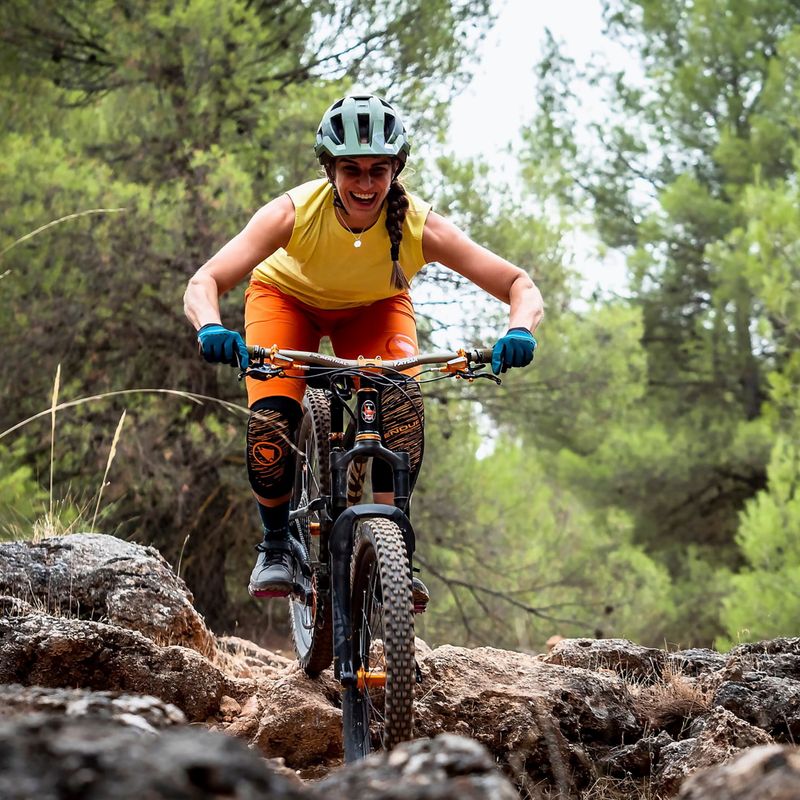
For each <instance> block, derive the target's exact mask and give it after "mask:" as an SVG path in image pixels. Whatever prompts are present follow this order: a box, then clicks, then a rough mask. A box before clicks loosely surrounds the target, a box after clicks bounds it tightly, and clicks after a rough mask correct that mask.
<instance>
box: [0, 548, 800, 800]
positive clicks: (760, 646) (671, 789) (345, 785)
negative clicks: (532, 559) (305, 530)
mask: <svg viewBox="0 0 800 800" xmlns="http://www.w3.org/2000/svg"><path fill="white" fill-rule="evenodd" d="M417 660H418V663H419V666H420V670H421V675H422V680H421V682H420V683H419V685H418V686H417V695H416V705H415V715H416V717H415V735H416V737H418V738H416V739H415V740H414V741H413V742H410V743H408V744H405V745H403V746H401V747H400V748H398V749H397V750H395V751H393V752H392V753H389V754H377V755H375V756H372V757H370V758H369V759H367V760H366V761H364V762H362V763H360V764H357V765H352V766H347V767H342V766H341V756H342V742H341V710H340V708H339V689H338V684H337V683H336V681H335V680H334V678H333V676H332V674H331V673H330V671H328V672H327V673H325V674H323V675H322V676H321V677H320V678H318V679H314V680H312V679H310V678H308V677H307V676H306V675H305V674H304V673H303V672H302V671H300V670H298V669H297V667H296V666H295V664H294V662H293V661H291V660H290V659H287V658H285V657H283V656H281V655H278V654H275V653H272V652H270V651H267V650H264V649H262V648H260V647H258V646H256V645H255V644H253V643H251V642H249V641H246V640H243V639H237V638H235V637H216V636H215V635H214V634H213V633H212V632H211V631H209V630H208V628H207V627H206V625H205V623H204V621H203V619H202V618H201V617H200V615H199V614H198V613H197V612H196V611H195V609H194V607H193V605H192V597H191V594H190V593H189V592H188V590H187V588H186V586H185V585H184V583H183V581H182V580H181V579H180V578H178V577H176V575H175V573H174V572H173V570H172V569H171V567H170V566H169V564H167V562H166V561H165V560H164V559H163V558H162V557H161V555H160V554H159V553H158V552H157V551H156V550H154V549H152V548H146V547H141V546H139V545H136V544H132V543H129V542H125V541H122V540H120V539H116V538H114V537H111V536H103V535H99V534H75V535H72V536H68V537H60V538H53V539H46V540H43V541H40V542H38V543H31V542H13V543H4V544H0V798H8V799H9V800H21V799H22V798H34V797H35V798H39V799H40V800H50V799H52V800H73V799H76V798H86V799H87V800H94V799H95V798H107V797H115V798H134V797H136V798H222V797H225V798H248V799H251V798H287V799H288V798H291V799H292V800H293V799H294V798H298V799H300V798H335V797H358V798H387V799H388V798H398V799H399V798H401V797H402V798H404V799H405V798H408V799H410V800H415V798H419V799H420V800H422V799H423V798H424V799H425V800H434V799H435V798H453V797H458V798H460V800H471V799H472V798H498V799H499V800H504V798H517V797H522V798H540V797H541V798H545V797H558V798H584V800H590V798H596V799H599V798H637V800H638V799H639V798H662V797H663V798H668V797H678V798H681V799H682V800H701V799H702V800H711V799H712V798H713V799H714V800H745V798H753V799H755V798H759V799H760V800H761V799H764V800H766V799H767V798H769V799H770V800H784V798H785V799H786V800H788V799H789V798H798V797H800V751H798V750H797V749H796V748H795V747H794V746H793V743H794V742H796V741H798V740H800V639H797V638H793V639H776V640H772V641H767V642H759V643H755V644H744V645H740V646H739V647H736V648H734V649H733V650H732V651H731V652H730V653H727V654H720V653H717V652H714V651H712V650H700V649H695V650H683V651H678V652H666V651H663V650H656V649H651V648H646V647H641V646H639V645H636V644H633V643H631V642H628V641H624V640H594V639H568V640H563V641H561V642H559V643H558V644H556V645H555V646H554V648H553V649H552V651H551V652H550V653H548V654H546V655H529V654H522V653H515V652H509V651H504V650H497V649H493V648H488V647H481V648H476V649H466V648H460V647H453V646H443V647H437V648H436V649H431V648H429V647H428V646H427V645H426V644H425V643H424V642H422V641H421V640H418V641H417Z"/></svg>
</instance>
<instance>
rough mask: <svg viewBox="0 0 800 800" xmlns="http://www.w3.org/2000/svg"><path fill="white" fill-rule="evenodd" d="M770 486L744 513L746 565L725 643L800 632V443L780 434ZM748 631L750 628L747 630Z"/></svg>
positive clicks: (726, 620) (732, 600) (726, 619)
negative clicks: (799, 619)
mask: <svg viewBox="0 0 800 800" xmlns="http://www.w3.org/2000/svg"><path fill="white" fill-rule="evenodd" d="M768 474H769V486H768V488H767V489H766V490H765V491H763V492H761V493H759V494H758V495H757V496H756V497H755V498H754V499H753V500H751V501H750V502H749V503H748V504H747V506H746V508H745V510H744V512H743V513H742V523H741V526H740V528H739V531H738V533H737V536H736V541H737V544H738V545H739V547H740V548H741V552H742V555H743V556H744V558H745V560H746V567H745V568H744V569H743V570H741V572H739V573H738V574H736V575H734V576H733V577H732V578H731V579H730V590H729V594H728V595H727V597H726V598H725V600H724V605H723V611H722V621H723V624H724V626H725V631H726V634H727V638H725V639H722V640H721V644H722V645H723V646H725V645H727V646H730V645H731V644H735V643H736V642H737V641H738V640H740V639H741V638H746V639H767V638H771V637H775V636H786V635H791V634H793V633H794V632H796V626H797V619H798V614H800V594H798V590H797V587H798V585H799V584H798V579H800V448H798V446H797V444H796V443H795V442H794V441H791V440H789V439H787V438H786V437H783V436H781V437H779V438H778V440H777V441H776V443H775V447H774V449H773V452H772V457H771V459H770V463H769V473H768ZM745 632H746V633H745Z"/></svg>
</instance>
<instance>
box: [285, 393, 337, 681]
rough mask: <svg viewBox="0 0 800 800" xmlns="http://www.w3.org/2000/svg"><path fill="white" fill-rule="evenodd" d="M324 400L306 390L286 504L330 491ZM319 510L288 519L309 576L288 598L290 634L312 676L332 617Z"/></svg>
mask: <svg viewBox="0 0 800 800" xmlns="http://www.w3.org/2000/svg"><path fill="white" fill-rule="evenodd" d="M330 426H331V424H330V403H329V400H328V398H327V396H326V395H325V392H324V391H322V390H320V389H307V390H306V393H305V397H304V398H303V418H302V421H301V423H300V431H299V433H298V437H297V462H296V465H295V479H294V491H293V494H292V503H291V505H292V508H302V507H304V506H307V505H308V504H309V503H310V502H311V501H312V500H316V499H318V498H320V497H323V496H325V495H327V494H330V490H331V489H330V484H331V478H330V472H329V469H328V456H329V453H330V443H329V435H330ZM321 522H322V518H321V515H320V514H319V513H318V512H314V513H313V514H310V515H308V516H306V517H302V518H300V519H296V520H295V521H294V522H293V526H292V527H293V531H292V532H293V534H294V536H295V537H296V538H297V539H298V541H299V542H301V543H302V545H303V547H304V548H305V550H306V553H307V554H308V560H309V566H310V567H311V576H310V577H309V578H306V577H302V578H301V581H302V582H303V585H304V588H305V590H306V595H307V598H306V600H305V602H304V601H303V600H301V599H299V598H291V599H290V601H289V610H290V620H291V623H292V638H293V639H294V649H295V652H296V653H297V660H298V661H299V662H300V666H301V667H302V668H303V669H304V670H305V671H306V672H307V673H308V674H309V675H311V676H312V677H314V676H316V675H319V673H320V672H322V670H324V669H326V668H327V667H329V666H330V664H331V662H332V661H333V617H332V614H331V604H330V591H329V589H328V585H327V578H325V577H324V576H323V575H322V568H323V567H324V566H325V565H324V564H322V562H321V554H320V540H319V531H320V523H321Z"/></svg>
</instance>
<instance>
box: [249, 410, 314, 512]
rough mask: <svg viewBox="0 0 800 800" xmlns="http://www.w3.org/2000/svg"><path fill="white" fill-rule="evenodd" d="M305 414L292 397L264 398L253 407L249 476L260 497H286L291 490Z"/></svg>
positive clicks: (250, 430)
mask: <svg viewBox="0 0 800 800" xmlns="http://www.w3.org/2000/svg"><path fill="white" fill-rule="evenodd" d="M302 416H303V409H302V407H301V406H300V404H299V403H298V402H297V401H296V400H295V399H293V398H291V397H280V396H279V397H265V398H263V399H261V400H256V402H255V403H253V405H252V406H251V407H250V419H249V420H248V422H247V452H246V460H247V476H248V477H249V478H250V485H251V486H252V487H253V491H254V492H255V493H256V494H257V495H259V496H260V497H265V498H267V499H268V500H269V499H272V498H278V497H283V496H284V495H285V494H287V493H288V492H290V491H291V490H292V483H293V479H294V464H295V442H296V439H297V428H298V426H299V424H300V419H301V418H302Z"/></svg>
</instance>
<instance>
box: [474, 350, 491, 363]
mask: <svg viewBox="0 0 800 800" xmlns="http://www.w3.org/2000/svg"><path fill="white" fill-rule="evenodd" d="M472 360H473V361H474V362H475V363H476V364H491V363H492V348H488V349H487V348H482V349H480V350H474V351H473V359H472Z"/></svg>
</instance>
